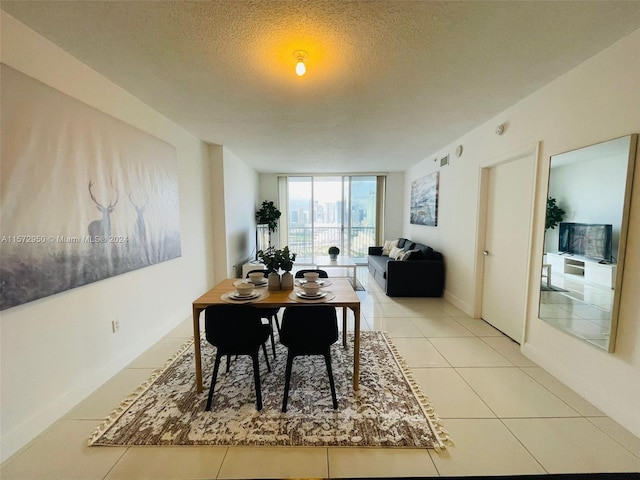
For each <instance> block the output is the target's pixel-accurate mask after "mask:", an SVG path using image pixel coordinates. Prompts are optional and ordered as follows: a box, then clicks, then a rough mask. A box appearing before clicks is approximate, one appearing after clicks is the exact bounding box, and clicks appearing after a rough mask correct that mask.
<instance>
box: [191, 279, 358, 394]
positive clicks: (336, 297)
mask: <svg viewBox="0 0 640 480" xmlns="http://www.w3.org/2000/svg"><path fill="white" fill-rule="evenodd" d="M328 280H329V282H330V285H328V286H326V287H324V288H323V290H325V291H327V292H328V293H330V295H327V298H328V299H327V300H323V301H314V302H308V301H305V300H298V299H297V298H296V295H295V289H297V287H294V290H266V289H267V287H266V286H264V287H260V289H264V290H265V291H266V292H267V293H268V295H267V296H266V298H259V299H257V300H255V301H252V302H250V303H249V304H250V305H255V306H256V307H264V308H274V307H291V306H293V305H303V306H305V307H307V308H313V306H314V305H331V306H334V307H342V315H343V320H344V319H346V318H347V310H348V309H349V310H351V311H353V316H354V319H355V321H354V335H353V389H354V390H358V388H359V380H360V298H359V297H358V295H356V292H355V291H354V289H353V287H352V286H351V281H350V280H349V279H347V278H330V279H328ZM239 281H241V280H240V279H238V278H228V279H226V280H222V281H221V282H220V283H218V284H217V285H216V286H214V287H213V288H212V289H211V290H209V291H208V292H206V293H205V294H203V295H202V296H201V297H200V298H198V299H197V300H194V302H193V339H194V342H193V345H194V349H195V364H196V391H197V392H198V393H200V392H202V390H203V387H202V355H201V352H200V316H201V313H202V312H203V311H204V310H205V309H206V308H207V307H208V306H210V305H223V304H228V303H234V302H233V301H231V302H230V301H229V299H228V294H229V293H230V292H234V291H235V286H234V283H235V282H239ZM256 290H257V289H256ZM292 293H293V295H292ZM263 296H264V295H263ZM223 297H224V298H223ZM229 321H230V322H232V321H233V318H230V319H229ZM343 324H344V323H343ZM345 333H346V332H343V346H344V347H345V348H346V347H347V342H346V335H345Z"/></svg>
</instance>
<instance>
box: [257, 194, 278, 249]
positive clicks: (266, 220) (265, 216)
mask: <svg viewBox="0 0 640 480" xmlns="http://www.w3.org/2000/svg"><path fill="white" fill-rule="evenodd" d="M280 215H281V213H280V210H278V208H277V207H276V206H275V204H274V203H273V202H271V201H268V200H265V201H264V202H262V206H261V207H260V210H258V211H257V212H256V221H257V222H258V225H267V229H268V230H269V247H271V233H272V232H275V231H276V230H277V228H278V219H279V218H280Z"/></svg>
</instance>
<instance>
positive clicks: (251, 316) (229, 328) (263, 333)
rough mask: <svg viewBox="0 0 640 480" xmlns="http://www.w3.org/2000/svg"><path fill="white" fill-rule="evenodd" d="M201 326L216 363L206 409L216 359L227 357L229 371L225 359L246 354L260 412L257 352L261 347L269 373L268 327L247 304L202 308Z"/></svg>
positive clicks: (208, 403)
mask: <svg viewBox="0 0 640 480" xmlns="http://www.w3.org/2000/svg"><path fill="white" fill-rule="evenodd" d="M204 325H205V335H206V338H207V341H208V342H209V343H211V344H212V345H213V346H215V347H216V360H215V364H214V367H213V375H212V377H211V387H210V388H209V396H208V397H207V407H206V410H207V411H209V410H211V405H212V403H213V391H214V389H215V386H216V378H217V376H218V369H219V367H220V360H221V358H222V357H223V356H226V357H227V371H229V357H230V356H231V355H249V356H250V357H251V358H252V359H253V378H254V382H255V389H256V408H257V409H258V410H262V391H261V389H260V366H259V364H258V352H259V350H260V346H261V345H262V351H263V352H264V357H265V360H266V362H267V370H268V371H269V372H270V371H271V366H270V365H269V358H268V356H267V348H266V347H265V342H266V341H267V339H268V338H269V333H270V331H271V328H270V326H269V325H265V324H263V323H262V316H261V314H260V311H259V310H258V309H257V308H254V307H252V306H250V305H212V306H210V307H207V308H206V309H205V320H204Z"/></svg>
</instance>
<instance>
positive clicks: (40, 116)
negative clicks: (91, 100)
mask: <svg viewBox="0 0 640 480" xmlns="http://www.w3.org/2000/svg"><path fill="white" fill-rule="evenodd" d="M0 68H1V69H2V70H1V74H2V78H1V82H0V83H1V89H2V91H1V94H2V107H1V108H2V110H1V112H0V113H1V114H2V134H1V135H2V144H1V145H2V149H1V150H2V152H1V155H2V157H1V164H0V165H1V166H0V187H1V190H0V194H1V200H2V211H1V217H0V226H1V230H0V237H1V238H0V242H1V243H0V247H1V248H0V270H1V271H0V274H1V275H2V289H1V290H0V292H1V293H0V309H1V310H4V309H7V308H11V307H14V306H16V305H20V304H23V303H26V302H30V301H33V300H35V299H38V298H42V297H46V296H48V295H52V294H54V293H59V292H62V291H65V290H68V289H71V288H75V287H79V286H81V285H86V284H88V283H91V282H96V281H99V280H102V279H105V278H108V277H111V276H114V275H119V274H122V273H125V272H128V271H131V270H135V269H138V268H143V267H146V266H149V265H153V264H156V263H159V262H164V261H166V260H170V259H172V258H176V257H179V256H180V255H181V243H180V216H179V203H178V175H177V158H176V149H175V147H173V146H172V145H170V144H168V143H166V142H164V141H162V140H159V139H158V138H155V137H153V136H151V135H149V134H147V133H145V132H143V131H141V130H139V129H137V128H134V127H132V126H130V125H128V124H126V123H124V122H122V121H120V120H117V119H115V118H113V117H111V116H109V115H107V114H105V113H103V112H100V111H99V110H96V109H94V108H92V107H90V106H89V105H86V104H84V103H82V102H80V101H78V100H76V99H74V98H72V97H69V96H67V95H65V94H63V93H62V92H59V91H58V90H55V89H53V88H51V87H48V86H46V85H44V84H43V83H41V82H39V81H37V80H35V79H33V78H30V77H28V76H26V75H24V74H22V73H20V72H18V71H16V70H14V69H12V68H10V67H8V66H6V65H4V64H3V65H1V66H0Z"/></svg>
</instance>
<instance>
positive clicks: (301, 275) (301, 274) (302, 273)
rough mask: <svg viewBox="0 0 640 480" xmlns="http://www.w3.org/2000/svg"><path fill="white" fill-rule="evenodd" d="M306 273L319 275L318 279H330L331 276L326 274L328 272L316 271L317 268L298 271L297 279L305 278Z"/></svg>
mask: <svg viewBox="0 0 640 480" xmlns="http://www.w3.org/2000/svg"><path fill="white" fill-rule="evenodd" d="M305 273H317V274H318V278H329V274H328V273H327V272H326V270H320V269H315V268H305V269H302V270H298V271H297V272H296V274H295V275H294V277H295V278H304V274H305Z"/></svg>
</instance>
